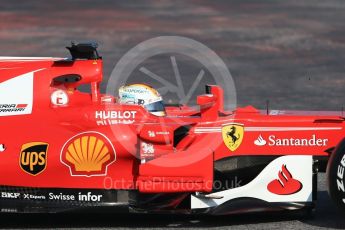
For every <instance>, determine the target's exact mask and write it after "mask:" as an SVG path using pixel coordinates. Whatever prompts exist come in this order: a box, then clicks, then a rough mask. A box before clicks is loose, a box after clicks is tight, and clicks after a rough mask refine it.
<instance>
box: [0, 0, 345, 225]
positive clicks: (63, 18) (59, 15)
mask: <svg viewBox="0 0 345 230" xmlns="http://www.w3.org/2000/svg"><path fill="white" fill-rule="evenodd" d="M344 10H345V2H343V1H340V0H339V1H322V0H321V1H305V0H296V1H265V2H261V1H245V2H242V1H225V0H224V1H203V0H192V1H188V2H187V1H176V2H173V1H171V2H168V1H153V0H152V1H140V2H134V1H125V0H124V1H105V0H100V1H97V2H96V1H91V0H90V1H64V0H62V1H56V2H50V1H43V0H41V1H1V2H0V38H1V42H0V50H1V54H0V55H1V56H62V57H64V56H66V51H65V50H64V49H63V47H64V46H66V45H67V44H69V42H70V41H88V40H94V41H98V43H99V44H100V52H101V54H102V56H103V58H104V76H105V82H106V80H107V78H108V77H109V75H110V73H111V71H112V69H113V67H114V66H115V64H116V63H117V62H118V61H119V60H120V58H121V57H122V56H123V55H124V54H125V53H126V52H127V51H128V50H129V49H131V48H132V47H134V46H135V45H137V44H138V43H140V42H142V41H144V40H146V39H149V38H153V37H156V36H163V35H164V36H167V35H169V36H176V35H178V36H185V37H189V38H192V39H195V40H197V41H199V42H201V43H203V44H205V45H206V46H208V47H209V48H211V49H212V50H214V51H215V52H216V53H217V54H218V55H219V56H220V57H221V58H222V59H223V60H224V62H225V63H226V65H227V66H228V68H229V70H230V71H231V74H232V77H233V80H234V82H235V85H236V90H237V103H238V105H239V106H244V105H248V104H251V105H254V106H256V107H258V108H264V106H265V103H266V101H267V100H269V101H270V107H272V108H274V109H303V110H341V108H342V107H343V106H344V105H345V90H344V85H345V76H344V73H345V64H344V60H345V32H344V28H345V23H344V22H345V14H344V13H343V12H344ZM168 58H169V55H167V56H163V57H160V58H159V60H161V61H162V60H165V59H167V60H169V59H168ZM177 58H178V57H177ZM182 60H184V59H183V57H182ZM155 61H157V60H150V61H148V62H147V65H148V66H150V68H151V70H152V71H154V72H155V73H158V74H159V75H161V76H165V77H167V78H168V76H170V75H171V72H169V71H171V70H169V68H165V66H164V65H165V64H163V63H160V62H158V63H157V62H155ZM178 63H179V64H181V67H180V68H181V69H180V70H181V73H183V74H181V75H183V76H195V75H196V73H197V72H196V71H199V69H198V68H199V67H198V66H197V65H196V64H195V63H194V64H193V63H189V64H188V63H183V61H181V59H180V61H179V62H178ZM183 64H185V66H184V67H183ZM193 68H196V69H193ZM211 78H212V77H210V76H206V78H205V79H206V80H205V81H208V80H209V81H212V79H211ZM133 79H136V80H137V79H143V81H150V79H145V78H144V76H142V74H140V73H134V76H133ZM151 80H152V79H151ZM193 81H194V79H193V78H192V77H187V78H185V79H184V81H183V82H184V83H185V84H186V87H189V86H190V85H191V84H192V83H193ZM149 83H152V84H155V82H153V81H152V82H149ZM105 86H106V84H102V90H103V91H104V89H105ZM195 93H198V92H195ZM170 96H171V95H170ZM0 227H3V228H35V229H37V228H42V229H44V228H47V229H51V228H56V227H58V228H72V229H77V228H78V229H79V228H98V229H109V228H211V229H228V228H235V229H249V228H251V229H273V228H274V229H302V228H303V229H316V228H332V229H342V228H345V220H344V217H343V216H342V215H340V214H339V213H338V212H337V210H336V208H335V207H334V205H333V204H332V202H331V201H330V199H329V197H328V194H327V188H326V183H325V176H324V175H321V176H320V177H319V192H318V203H317V210H316V212H315V215H314V218H312V219H301V218H299V216H296V215H288V214H286V213H277V214H271V213H261V214H250V215H238V216H227V217H182V216H171V215H167V216H156V215H153V216H147V215H119V214H73V215H71V214H68V215H60V214H59V215H14V214H4V215H0Z"/></svg>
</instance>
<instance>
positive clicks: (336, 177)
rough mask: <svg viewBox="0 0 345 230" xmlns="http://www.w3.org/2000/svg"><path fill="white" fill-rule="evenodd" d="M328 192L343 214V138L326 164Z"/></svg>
mask: <svg viewBox="0 0 345 230" xmlns="http://www.w3.org/2000/svg"><path fill="white" fill-rule="evenodd" d="M327 182H328V192H329V195H330V196H331V198H332V200H333V202H334V203H335V204H336V206H337V207H338V208H339V209H340V210H341V211H342V212H343V213H344V214H345V138H344V139H343V140H342V141H341V142H340V143H339V144H338V146H337V147H336V148H335V150H334V151H333V153H332V155H331V157H330V159H329V160H328V165H327Z"/></svg>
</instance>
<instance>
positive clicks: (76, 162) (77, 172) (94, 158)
mask: <svg viewBox="0 0 345 230" xmlns="http://www.w3.org/2000/svg"><path fill="white" fill-rule="evenodd" d="M114 161H115V149H114V147H113V145H112V144H111V142H110V140H109V139H108V138H107V137H106V136H104V135H103V134H101V133H98V132H85V133H80V134H78V135H76V136H74V137H72V138H71V139H69V140H68V141H67V142H66V144H65V145H64V147H63V148H62V151H61V162H62V163H63V164H65V165H66V166H67V167H69V169H70V173H71V175H72V176H87V177H90V176H105V175H107V168H108V166H109V165H110V164H112V163H113V162H114Z"/></svg>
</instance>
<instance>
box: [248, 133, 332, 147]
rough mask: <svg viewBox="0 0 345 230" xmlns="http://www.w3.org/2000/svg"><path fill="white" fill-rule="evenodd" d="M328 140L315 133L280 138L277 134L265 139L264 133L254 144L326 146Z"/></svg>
mask: <svg viewBox="0 0 345 230" xmlns="http://www.w3.org/2000/svg"><path fill="white" fill-rule="evenodd" d="M327 142H328V139H327V138H317V137H316V135H315V134H313V135H312V136H311V137H310V138H293V137H291V138H278V137H276V136H275V135H270V136H268V140H265V139H264V138H263V137H262V135H259V137H258V138H257V139H256V140H254V144H255V145H257V146H265V145H268V146H320V147H321V146H326V145H327Z"/></svg>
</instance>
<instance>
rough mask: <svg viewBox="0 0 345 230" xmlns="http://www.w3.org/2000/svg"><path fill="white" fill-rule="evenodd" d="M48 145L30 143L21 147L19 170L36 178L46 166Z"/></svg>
mask: <svg viewBox="0 0 345 230" xmlns="http://www.w3.org/2000/svg"><path fill="white" fill-rule="evenodd" d="M48 146H49V145H48V143H44V142H30V143H26V144H24V145H22V149H21V151H20V157H19V165H20V167H21V169H22V170H23V171H24V172H26V173H28V174H30V175H32V176H36V175H37V174H40V173H41V172H43V171H44V170H45V168H46V166H47V154H48Z"/></svg>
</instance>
